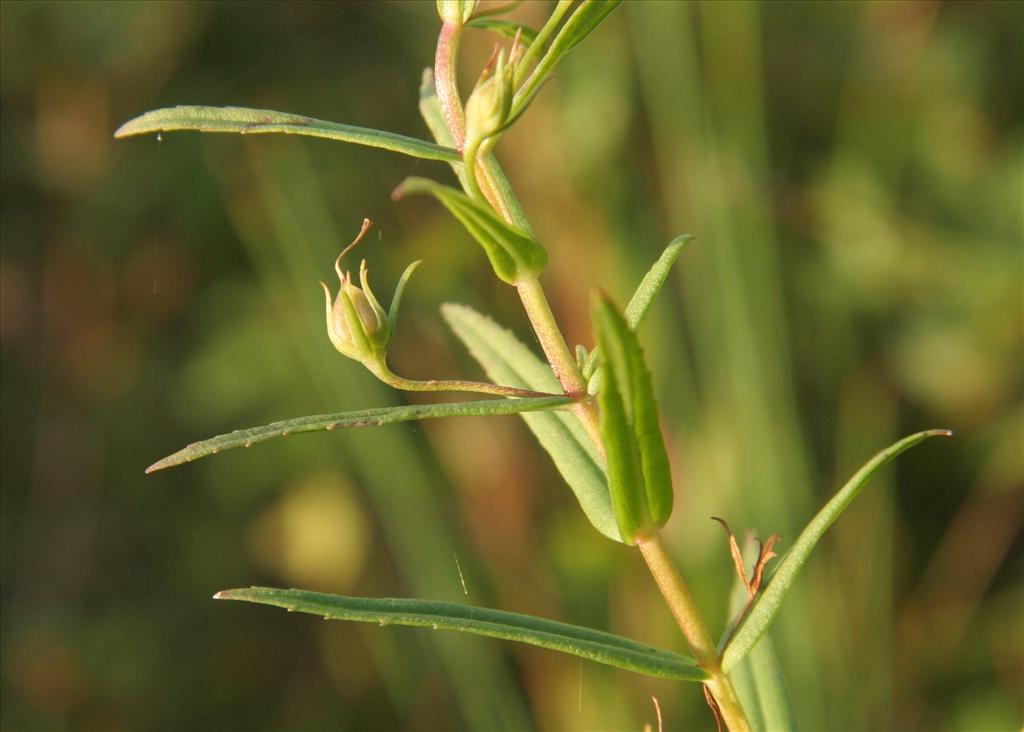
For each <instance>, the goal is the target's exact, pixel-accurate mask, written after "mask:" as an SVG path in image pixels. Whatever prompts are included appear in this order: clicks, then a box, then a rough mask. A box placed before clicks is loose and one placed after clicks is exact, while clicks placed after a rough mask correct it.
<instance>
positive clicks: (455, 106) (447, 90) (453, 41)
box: [434, 21, 466, 153]
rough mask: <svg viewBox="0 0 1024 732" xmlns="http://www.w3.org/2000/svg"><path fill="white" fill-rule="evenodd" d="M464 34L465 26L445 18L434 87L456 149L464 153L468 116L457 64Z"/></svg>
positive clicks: (437, 55) (435, 64)
mask: <svg viewBox="0 0 1024 732" xmlns="http://www.w3.org/2000/svg"><path fill="white" fill-rule="evenodd" d="M461 37H462V26H461V25H459V24H458V23H451V22H448V21H445V22H444V23H442V24H441V33H440V35H438V37H437V51H436V53H435V54H434V88H435V89H436V90H437V100H438V102H440V104H441V111H442V112H443V113H444V120H445V122H446V123H447V124H448V129H449V130H451V133H452V139H453V141H454V142H455V149H456V150H458V151H459V152H460V153H461V152H462V146H463V145H464V144H465V141H466V118H465V113H464V112H463V109H462V99H461V98H460V97H459V85H458V83H457V77H456V68H455V67H456V60H457V59H458V57H459V40H460V38H461Z"/></svg>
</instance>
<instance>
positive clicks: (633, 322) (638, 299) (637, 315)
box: [583, 234, 693, 394]
mask: <svg viewBox="0 0 1024 732" xmlns="http://www.w3.org/2000/svg"><path fill="white" fill-rule="evenodd" d="M691 239H693V235H692V234H683V235H682V236H677V237H676V238H675V239H673V240H672V241H670V242H669V243H668V246H666V247H665V251H663V252H662V253H661V256H660V257H658V261H657V262H655V263H654V265H653V266H652V267H651V268H650V269H649V270H647V274H645V275H644V278H643V279H642V280H640V285H639V286H638V287H637V288H636V291H635V292H634V293H633V297H631V298H630V299H629V304H627V305H626V310H625V311H624V313H623V314H624V315H625V316H626V322H627V323H629V327H630V328H632V329H633V330H638V329H639V328H640V324H641V323H643V322H644V318H645V317H647V312H648V311H649V310H650V309H651V305H653V304H654V298H656V297H657V296H658V293H659V292H661V288H662V287H664V285H665V280H667V279H668V275H669V272H671V271H672V265H673V264H675V261H676V259H677V258H678V257H679V253H680V252H682V251H683V247H684V246H686V244H687V242H689V241H690V240H691ZM597 358H598V350H597V349H596V348H595V349H594V351H593V352H592V353H591V354H590V355H589V356H588V357H587V360H586V363H585V364H584V366H583V378H584V379H587V380H589V379H590V378H591V377H592V376H593V375H594V372H595V371H597ZM597 387H598V382H597V381H595V382H594V383H593V384H592V385H590V387H589V388H588V390H589V391H590V393H591V394H596V393H597Z"/></svg>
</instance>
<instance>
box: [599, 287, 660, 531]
mask: <svg viewBox="0 0 1024 732" xmlns="http://www.w3.org/2000/svg"><path fill="white" fill-rule="evenodd" d="M592 313H593V320H594V326H595V328H596V330H597V343H598V345H599V346H600V348H601V369H602V371H603V374H604V376H603V378H602V388H601V392H600V393H599V395H598V403H599V404H600V405H601V437H602V439H603V440H604V447H605V455H606V457H607V459H608V487H609V490H610V492H611V497H612V506H613V507H614V508H615V519H616V521H617V522H618V526H619V533H620V534H621V535H622V538H623V540H624V541H625V542H626V543H627V544H635V543H636V542H637V540H638V539H640V538H643V537H644V536H649V535H651V533H653V532H655V531H657V529H659V528H660V527H661V526H663V525H664V524H665V522H666V521H667V520H668V517H669V516H670V515H671V514H672V475H671V472H670V470H669V464H668V453H667V452H666V451H665V440H664V438H663V437H662V435H661V427H660V425H659V424H658V407H657V404H656V403H655V401H654V387H653V385H652V383H651V374H650V372H649V371H648V370H647V365H646V364H645V363H644V357H643V351H642V350H641V349H640V343H639V341H638V340H637V337H636V333H635V332H633V330H632V329H631V328H630V327H629V324H628V323H626V319H625V318H624V317H623V316H622V314H621V313H619V311H618V310H617V309H616V307H615V305H614V304H613V303H612V302H611V300H609V299H608V297H607V296H606V295H604V294H603V293H598V295H597V296H596V297H595V300H594V306H593V309H592Z"/></svg>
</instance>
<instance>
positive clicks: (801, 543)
mask: <svg viewBox="0 0 1024 732" xmlns="http://www.w3.org/2000/svg"><path fill="white" fill-rule="evenodd" d="M952 434H953V433H952V432H950V431H949V430H927V431H925V432H918V433H916V434H913V435H910V436H909V437H904V438H903V439H902V440H900V441H899V442H896V443H895V444H893V445H890V446H889V447H887V448H886V449H884V450H882V451H881V452H879V453H878V454H877V455H875V456H874V457H873V458H871V460H869V461H868V462H867V463H866V464H865V465H864V466H863V467H862V468H861V469H860V470H858V471H857V472H856V473H855V474H854V476H853V477H852V478H850V480H849V481H847V483H846V485H844V486H843V487H842V488H840V489H839V492H838V493H836V495H835V496H834V497H833V498H832V500H830V501H829V502H828V503H827V504H825V507H824V508H823V509H821V511H820V512H818V515H817V516H815V517H814V518H813V519H811V522H810V523H809V524H808V525H807V528H805V529H804V530H803V533H801V534H800V537H799V538H798V539H797V540H796V543H794V544H793V548H792V549H790V550H789V551H788V552H786V555H785V556H784V557H783V558H782V561H781V562H779V565H778V567H777V568H776V570H775V572H774V574H773V575H772V577H771V580H770V581H769V582H768V586H767V587H766V588H765V589H764V592H762V593H761V595H760V597H758V598H757V600H756V601H755V602H754V605H753V606H752V607H751V608H750V610H749V612H748V613H747V616H746V617H745V618H744V619H743V621H742V623H741V624H740V627H739V630H737V631H736V634H735V635H734V636H733V638H732V640H731V641H730V642H729V645H728V646H727V647H726V648H725V652H724V653H723V655H722V669H723V670H724V671H725V672H726V673H728V672H729V670H730V669H731V668H732V667H733V666H735V665H736V663H737V662H738V661H740V660H741V659H742V658H743V657H744V656H745V655H746V654H747V653H748V652H749V651H750V649H751V648H753V647H754V645H755V644H756V643H757V641H758V640H759V639H760V638H761V636H762V635H764V632H765V631H766V630H767V629H768V626H769V625H770V624H771V622H772V620H773V619H774V618H775V614H776V613H777V612H778V611H779V606H780V605H781V603H782V600H783V598H784V597H785V596H786V593H787V592H788V591H789V589H790V587H791V586H792V585H793V581H794V580H795V579H796V575H797V573H798V572H799V571H800V569H801V567H803V565H804V563H805V562H806V561H807V557H809V556H810V554H811V551H812V550H813V549H814V547H815V545H817V543H818V541H819V540H820V539H821V537H822V535H824V533H825V531H827V530H828V527H829V526H831V525H832V523H833V522H834V521H835V520H836V519H837V518H838V517H839V515H840V514H841V513H842V512H843V511H845V510H846V507H847V506H849V505H850V502H851V501H853V499H854V498H856V497H857V494H858V493H860V491H861V489H862V488H864V486H865V485H867V482H868V481H869V480H871V478H872V477H874V475H875V473H877V472H878V471H879V470H881V469H882V468H884V467H885V466H886V465H888V464H889V463H890V462H892V461H893V460H894V459H895V458H896V457H897V456H898V455H899V454H900V453H902V452H904V451H906V450H909V449H910V448H911V447H913V446H914V445H917V444H918V443H920V442H923V441H924V440H926V439H928V438H929V437H939V436H947V437H948V436H950V435H952Z"/></svg>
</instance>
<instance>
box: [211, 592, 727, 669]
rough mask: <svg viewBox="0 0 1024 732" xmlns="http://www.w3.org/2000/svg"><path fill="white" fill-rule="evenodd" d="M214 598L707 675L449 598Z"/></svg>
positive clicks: (690, 665) (654, 654)
mask: <svg viewBox="0 0 1024 732" xmlns="http://www.w3.org/2000/svg"><path fill="white" fill-rule="evenodd" d="M214 597H215V598H216V599H218V600H243V601H246V602H255V603H260V604H263V605H273V606H275V607H282V608H285V609H287V610H289V611H293V612H302V613H310V614H313V615H319V616H321V617H323V618H325V619H326V620H353V621H356V622H363V623H376V624H377V625H408V626H413V627H418V628H432V629H433V630H452V631H456V632H460V633H473V634H474V635H483V636H488V637H490V638H501V639H504V640H511V641H517V642H519V643H528V644H530V645H533V646H540V647H541V648H548V649H551V650H553V651H561V652H562V653H569V654H572V655H574V656H579V657H580V658H585V659H587V660H590V661H596V662H597V663H603V664H606V665H608V666H615V667H616V668H621V669H626V670H627V671H635V672H637V673H641V674H646V675H648V676H657V677H661V678H666V679H677V680H681V681H703V680H705V679H707V674H706V673H705V672H704V671H703V670H702V669H700V668H699V667H698V666H697V665H696V663H694V661H693V660H692V659H690V658H687V657H686V656H681V655H679V654H677V653H671V652H669V651H663V650H661V649H658V648H654V647H652V646H647V645H644V644H642V643H637V642H636V641H633V640H630V639H628V638H623V637H622V636H618V635H613V634H612V633H605V632H603V631H600V630H593V629H591V628H584V627H581V626H578V625H569V624H567V623H559V622H556V621H554V620H546V619H544V618H537V617H533V616H530V615H520V614H518V613H510V612H505V611H502V610H491V609H488V608H481V607H472V606H469V605H459V604H456V603H451V602H429V601H426V600H413V599H397V598H365V597H345V596H342V595H325V594H322V593H319V592H306V591H304V590H276V589H271V588H267V587H252V588H248V589H238V590H224V591H223V592H218V593H217V594H216V595H214Z"/></svg>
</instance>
